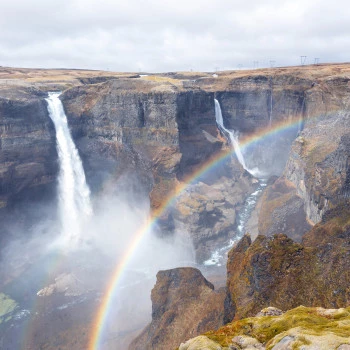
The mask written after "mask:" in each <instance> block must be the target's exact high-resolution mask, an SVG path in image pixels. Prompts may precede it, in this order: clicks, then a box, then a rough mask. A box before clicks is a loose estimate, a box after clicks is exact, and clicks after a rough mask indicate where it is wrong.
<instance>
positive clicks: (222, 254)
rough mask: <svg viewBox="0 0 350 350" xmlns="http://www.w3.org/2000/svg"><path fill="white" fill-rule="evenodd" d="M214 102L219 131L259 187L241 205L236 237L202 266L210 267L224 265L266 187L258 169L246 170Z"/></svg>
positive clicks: (239, 151)
mask: <svg viewBox="0 0 350 350" xmlns="http://www.w3.org/2000/svg"><path fill="white" fill-rule="evenodd" d="M214 101H215V118H216V122H217V124H218V126H219V128H220V130H221V131H222V132H223V133H224V134H227V135H228V136H229V138H230V141H231V144H232V146H233V148H234V150H235V152H236V155H237V158H238V161H239V162H240V164H241V165H242V167H243V168H244V169H245V170H246V171H248V172H249V173H250V174H251V175H253V176H254V177H257V178H258V179H259V186H258V187H257V188H256V189H255V191H254V192H253V193H251V194H250V195H249V196H248V197H247V199H246V200H245V202H244V204H243V208H242V210H241V211H240V212H239V213H238V216H237V222H236V230H235V231H236V232H235V233H236V235H235V236H234V237H233V238H231V239H230V241H229V242H228V243H227V244H226V245H225V246H223V247H221V248H219V249H218V250H216V251H214V252H213V253H212V255H211V257H210V259H208V260H206V261H205V262H204V265H206V266H210V265H217V266H221V265H223V264H225V260H226V257H227V252H228V251H229V250H230V248H232V246H233V244H234V243H235V242H237V241H238V240H239V239H240V238H242V236H243V235H244V234H245V230H246V225H247V222H248V220H249V218H250V216H251V214H252V211H253V210H254V208H255V206H256V203H257V201H258V199H259V197H260V195H261V194H262V192H263V190H264V188H265V187H266V181H265V180H264V179H262V178H263V175H262V173H261V172H260V171H259V169H258V168H254V169H248V167H247V165H246V162H245V160H244V156H243V153H242V151H241V148H240V146H239V142H238V138H237V137H236V136H235V134H234V132H232V131H230V130H228V129H226V128H225V126H224V120H223V117H222V113H221V107H220V103H219V101H218V100H216V99H215V100H214Z"/></svg>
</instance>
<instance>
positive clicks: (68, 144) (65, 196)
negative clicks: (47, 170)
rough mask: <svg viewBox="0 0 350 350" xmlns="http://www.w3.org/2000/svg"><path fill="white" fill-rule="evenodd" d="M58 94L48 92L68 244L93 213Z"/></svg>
mask: <svg viewBox="0 0 350 350" xmlns="http://www.w3.org/2000/svg"><path fill="white" fill-rule="evenodd" d="M59 95H60V93H56V92H55V93H53V92H52V93H49V97H48V98H46V101H47V103H48V112H49V115H50V118H51V119H52V121H53V123H54V125H55V129H56V147H57V153H58V159H59V175H58V197H59V217H60V221H61V226H62V236H63V238H64V240H66V241H67V242H71V241H72V240H75V241H77V240H78V239H79V237H80V234H81V229H82V223H83V222H84V221H85V220H86V218H87V217H89V216H90V215H91V214H92V207H91V202H90V189H89V187H88V185H87V183H86V179H85V173H84V169H83V165H82V162H81V159H80V157H79V153H78V150H77V148H76V147H75V144H74V142H73V139H72V136H71V134H70V132H69V128H68V123H67V117H66V115H65V113H64V109H63V105H62V103H61V100H60V99H59V98H58V96H59Z"/></svg>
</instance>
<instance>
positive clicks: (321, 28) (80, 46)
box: [0, 0, 350, 72]
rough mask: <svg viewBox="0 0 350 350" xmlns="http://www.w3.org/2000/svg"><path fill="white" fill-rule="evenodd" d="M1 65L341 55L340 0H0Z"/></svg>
mask: <svg viewBox="0 0 350 350" xmlns="http://www.w3.org/2000/svg"><path fill="white" fill-rule="evenodd" d="M0 8H1V11H0V66H11V67H33V68H82V69H86V68H88V69H101V70H111V71H124V72H131V71H132V72H166V71H190V70H193V71H209V72H212V71H216V70H227V69H244V68H257V67H269V66H271V65H272V66H286V65H298V64H300V62H301V58H300V56H307V57H306V62H305V63H309V64H310V63H314V62H315V58H318V59H319V62H320V63H328V62H347V61H350V58H349V56H350V50H349V47H350V20H349V18H350V6H348V2H347V1H345V0H337V1H329V0H292V1H286V0H265V1H261V0H260V1H259V0H239V1H237V0H212V1H207V0H187V1H184V0H144V1H142V0H126V1H120V0H61V1H52V0H31V1H28V0H1V6H0Z"/></svg>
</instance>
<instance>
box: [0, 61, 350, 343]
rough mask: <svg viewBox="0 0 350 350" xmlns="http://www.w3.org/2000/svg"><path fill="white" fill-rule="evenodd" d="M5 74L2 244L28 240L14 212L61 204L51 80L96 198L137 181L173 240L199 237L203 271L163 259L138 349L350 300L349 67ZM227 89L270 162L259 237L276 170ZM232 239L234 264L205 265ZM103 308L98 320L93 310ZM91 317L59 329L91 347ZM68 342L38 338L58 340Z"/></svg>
mask: <svg viewBox="0 0 350 350" xmlns="http://www.w3.org/2000/svg"><path fill="white" fill-rule="evenodd" d="M0 79H1V84H0V128H1V129H0V130H1V134H0V136H1V138H0V141H1V143H0V218H1V221H2V222H3V225H1V228H0V242H1V244H2V245H5V246H6V244H7V243H9V242H11V241H12V240H13V239H14V238H16V239H17V238H18V234H17V232H18V231H19V230H14V229H13V222H14V221H16V225H17V227H18V226H20V227H21V228H23V231H24V232H31V231H30V230H28V227H31V226H32V225H33V222H34V221H35V220H36V218H37V214H36V215H34V214H33V210H30V209H32V208H33V207H35V206H38V207H40V210H41V211H40V213H41V214H42V215H45V214H44V213H45V210H47V211H48V208H51V207H52V206H53V207H55V204H54V203H55V202H54V199H55V198H56V196H57V189H56V181H57V180H56V179H57V176H58V162H57V151H56V147H55V144H56V139H55V137H56V136H55V128H54V125H53V123H52V121H51V120H50V118H49V115H48V111H47V105H46V102H45V98H46V97H47V92H49V91H63V92H62V95H61V96H60V99H61V101H62V104H63V106H64V110H65V113H66V115H67V119H68V124H69V128H70V130H71V133H72V137H73V139H74V142H75V144H76V147H77V149H78V151H79V154H80V157H81V159H82V163H83V167H84V170H85V175H86V180H87V183H88V184H89V186H90V189H91V192H92V196H93V197H95V198H102V197H103V196H104V195H106V194H108V195H111V194H114V193H118V192H120V191H121V190H126V189H127V190H126V191H127V192H128V193H132V196H133V198H134V199H135V201H142V200H143V199H144V198H147V199H148V200H149V209H150V214H151V215H152V213H156V214H155V215H156V216H157V224H158V230H157V234H158V235H159V236H160V237H162V238H163V239H171V237H174V236H176V232H178V231H182V232H186V234H187V235H188V237H189V241H190V242H191V245H192V247H193V252H194V261H193V264H194V265H195V267H196V268H200V270H201V271H202V273H203V274H204V276H205V277H204V276H202V274H201V272H200V271H199V270H197V269H195V268H179V269H173V270H165V271H160V272H159V273H158V274H157V281H156V283H155V286H154V288H153V290H152V295H151V298H152V303H153V304H152V305H153V306H152V320H151V323H150V324H149V325H148V326H147V327H146V328H145V329H144V330H143V331H142V332H141V335H139V336H138V337H137V338H136V339H134V340H133V341H132V342H131V338H135V337H136V335H137V333H140V331H141V328H143V327H144V326H145V325H146V323H147V322H149V320H148V319H147V317H146V318H145V319H146V321H145V320H142V322H141V323H137V326H135V327H134V328H135V329H136V330H135V329H134V330H133V331H130V329H129V330H124V329H123V332H126V333H128V336H127V337H126V338H128V340H127V341H126V342H125V344H126V343H130V342H131V345H130V348H131V349H169V347H170V348H171V347H173V348H176V347H178V346H180V343H183V342H185V341H187V340H188V339H189V338H192V337H194V336H196V335H199V334H201V333H204V332H208V331H210V330H211V329H213V328H214V329H218V328H219V327H221V326H223V325H224V324H227V323H229V322H231V321H233V320H234V321H237V320H240V319H244V318H247V317H252V316H254V315H255V314H256V313H258V312H259V311H260V310H261V309H263V308H266V307H269V306H274V307H277V308H279V309H281V310H283V311H287V310H289V309H293V308H295V307H298V306H299V305H301V304H302V305H304V306H307V307H324V308H341V307H346V306H348V305H349V302H350V297H349V290H348V286H349V281H350V276H349V274H348V271H349V267H350V266H349V261H350V259H349V254H350V247H349V232H350V231H349V227H350V226H349V225H350V222H349V218H350V214H349V212H348V211H349V210H348V207H349V196H350V166H349V159H350V144H349V141H350V97H349V96H350V65H349V64H334V65H315V66H303V67H285V68H274V69H258V70H253V71H232V72H218V73H217V75H216V76H213V75H212V74H209V73H194V72H187V73H163V74H149V75H145V76H139V75H138V74H128V73H111V72H98V71H96V72H93V71H79V70H78V71H60V70H57V71H55V70H51V71H49V70H42V71H40V70H29V69H28V70H25V69H17V70H16V69H10V68H1V67H0ZM214 99H216V100H217V101H218V103H219V104H220V107H221V111H222V117H223V122H224V125H225V127H226V128H227V129H229V130H234V132H235V133H236V134H237V135H238V139H239V142H240V144H241V148H242V153H243V155H244V158H245V162H246V164H247V167H248V168H249V169H252V168H258V169H259V172H260V173H261V174H263V175H261V177H262V178H264V181H266V187H264V189H263V191H262V194H261V196H260V197H259V198H257V204H256V206H255V207H254V208H253V209H252V212H251V214H250V218H249V220H248V222H247V223H246V227H245V232H243V233H249V235H244V236H239V235H237V225H238V218H239V215H240V213H241V211H242V208H244V206H245V201H246V199H247V197H248V196H249V195H250V194H251V193H253V192H254V191H255V190H256V189H257V188H258V186H259V181H260V179H256V178H254V177H253V176H252V175H251V174H250V173H249V172H248V171H246V170H245V169H244V168H243V167H242V165H241V164H240V162H239V159H237V157H236V156H235V155H234V152H233V150H232V145H231V142H230V139H229V138H228V137H227V135H225V133H224V132H223V131H222V130H220V128H218V126H217V122H216V115H215V104H214ZM218 159H221V160H220V161H217V160H218ZM214 163H215V167H214V166H212V167H211V166H208V164H209V165H211V164H214ZM203 169H206V170H205V171H204V170H203ZM193 174H197V175H196V176H194V175H193ZM120 184H122V186H123V189H121V188H120ZM179 188H182V190H181V191H179V190H178V189H179ZM170 199H171V203H170V204H169V200H170ZM48 203H50V205H48ZM52 203H53V204H52ZM54 213H55V211H52V210H50V211H48V212H47V214H46V215H48V216H49V217H52V218H54V217H55V214H54ZM28 234H30V233H28ZM230 240H231V241H232V240H233V241H235V243H236V244H235V245H234V246H233V248H232V249H231V250H230V251H229V252H228V256H227V271H226V270H225V268H224V266H212V267H210V266H209V267H205V265H203V263H204V262H205V261H208V259H210V257H211V255H212V253H213V252H214V251H216V250H217V249H220V248H221V247H223V246H227V245H228V244H229V242H230ZM232 245H233V242H231V243H230V244H229V246H228V248H227V250H229V249H230V248H231V246H232ZM225 254H226V252H225ZM5 257H6V256H5V255H4V254H3V259H4V258H5ZM225 259H226V258H224V263H223V265H224V264H225V263H226V261H225ZM26 268H27V267H24V266H21V268H20V269H18V271H16V273H15V274H14V276H8V275H7V276H5V275H4V274H5V273H6V271H5V270H2V274H3V280H4V281H9V282H3V283H2V284H3V286H2V287H3V288H5V285H6V283H11V281H12V280H14V279H15V278H18V275H19V276H20V275H21V273H23V271H24V272H25V271H26ZM54 277H55V278H57V276H53V278H54ZM84 278H87V276H84ZM211 279H212V280H213V283H211V282H210V281H211ZM65 281H66V282H64V284H65V283H66V284H67V285H68V286H70V285H71V284H72V283H73V282H72V281H71V280H70V278H66V279H65ZM84 281H85V280H84ZM74 283H76V282H74ZM214 285H215V287H214ZM90 287H91V288H90V290H91V289H93V288H94V287H93V286H90ZM78 289H79V288H78ZM98 290H99V291H100V289H98ZM146 297H147V296H146ZM6 300H7V299H6ZM95 302H96V301H94V303H95ZM94 303H92V304H91V305H93V304H94ZM91 305H90V308H89V309H86V310H85V314H88V315H87V316H86V318H90V317H91V315H92V314H93V311H92V310H91V308H93V307H92V306H91ZM135 305H136V308H137V303H136V304H135ZM94 307H95V306H94ZM5 314H6V313H5ZM5 314H4V315H5ZM83 318H84V317H82V319H79V322H77V324H79V327H80V328H79V327H77V328H74V327H73V328H72V329H71V330H68V329H66V328H65V326H64V325H61V324H60V325H59V326H58V328H60V329H61V328H62V329H61V331H62V332H61V334H63V333H64V334H65V335H64V339H65V344H66V345H62V349H64V348H65V347H63V346H67V348H69V346H72V345H69V344H73V343H72V339H75V340H76V339H77V338H79V344H80V345H76V348H77V349H79V348H81V349H83V348H84V346H86V341H87V340H86V339H85V338H87V333H88V329H89V325H88V324H87V323H84V320H83ZM78 328H79V331H78ZM131 328H132V327H131ZM83 333H84V335H81V334H83ZM174 334H177V336H174ZM237 334H238V333H237ZM60 337H61V338H62V337H63V336H62V335H61V336H60ZM39 338H40V337H39ZM56 338H57V335H52V339H56ZM61 338H60V339H61ZM52 339H48V338H45V339H39V340H38V339H37V342H39V343H40V342H41V343H40V344H44V343H45V344H51V345H46V346H48V347H47V348H50V347H49V346H51V348H54V347H53V344H54V340H52ZM67 339H70V340H67ZM213 339H214V338H213ZM214 340H215V339H214ZM260 340H261V339H260V338H259V341H260ZM269 340H270V339H269ZM67 344H68V345H67ZM77 344H78V343H77ZM33 346H34V345H33ZM105 346H106V349H108V346H110V347H111V348H112V347H113V346H116V345H115V344H114V345H113V341H108V342H107V343H106V344H105ZM123 346H126V345H123ZM123 346H122V347H120V348H121V349H122V348H123ZM225 346H226V345H225ZM117 348H118V347H117ZM191 349H192V348H191ZM193 349H195V347H194V348H193Z"/></svg>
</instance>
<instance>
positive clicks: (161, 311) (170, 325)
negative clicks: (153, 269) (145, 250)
mask: <svg viewBox="0 0 350 350" xmlns="http://www.w3.org/2000/svg"><path fill="white" fill-rule="evenodd" d="M224 299H225V292H224V289H219V290H218V291H215V290H214V286H213V285H212V284H211V283H210V282H208V281H207V280H206V279H205V278H204V277H203V275H202V274H201V273H200V271H199V270H197V269H194V268H178V269H173V270H166V271H160V272H158V274H157V283H156V285H155V287H154V288H153V290H152V322H151V323H150V324H149V325H148V326H147V327H146V328H145V329H144V330H143V332H142V333H141V335H140V336H138V337H137V338H136V339H135V340H134V341H133V342H132V343H131V345H130V347H129V349H130V350H151V349H152V350H163V349H164V350H167V349H172V348H175V347H176V346H177V345H178V344H179V343H180V342H182V341H184V340H186V339H188V338H190V337H192V336H195V335H198V334H200V333H203V332H205V331H208V330H209V329H217V328H218V327H220V326H221V325H223V316H224V313H223V305H224Z"/></svg>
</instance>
